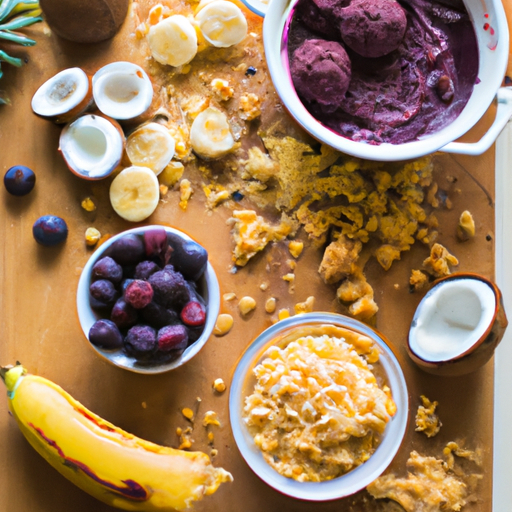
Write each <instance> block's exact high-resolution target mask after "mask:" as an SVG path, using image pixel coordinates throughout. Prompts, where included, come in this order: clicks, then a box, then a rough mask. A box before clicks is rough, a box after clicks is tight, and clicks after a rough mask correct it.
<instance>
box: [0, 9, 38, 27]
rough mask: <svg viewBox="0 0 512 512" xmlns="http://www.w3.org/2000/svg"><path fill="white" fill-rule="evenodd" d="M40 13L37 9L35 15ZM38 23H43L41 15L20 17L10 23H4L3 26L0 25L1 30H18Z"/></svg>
mask: <svg viewBox="0 0 512 512" xmlns="http://www.w3.org/2000/svg"><path fill="white" fill-rule="evenodd" d="M37 11H39V9H35V10H34V13H35V12H37ZM38 21H43V18H42V17H41V16H39V15H36V16H32V15H30V13H29V15H28V16H25V15H23V16H18V17H16V18H14V19H12V20H11V21H8V22H7V23H4V24H3V25H0V30H16V29H19V28H23V27H28V26H30V25H32V24H33V23H37V22H38Z"/></svg>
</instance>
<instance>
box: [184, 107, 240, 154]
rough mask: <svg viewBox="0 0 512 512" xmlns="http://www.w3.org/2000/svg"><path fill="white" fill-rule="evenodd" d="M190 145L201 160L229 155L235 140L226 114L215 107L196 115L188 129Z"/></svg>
mask: <svg viewBox="0 0 512 512" xmlns="http://www.w3.org/2000/svg"><path fill="white" fill-rule="evenodd" d="M190 144H191V146H192V149H193V150H194V152H195V153H196V154H197V155H198V156H200V157H202V158H220V157H221V156H224V155H225V154H226V153H229V152H230V151H231V150H232V149H233V147H234V145H235V140H234V139H233V134H232V133H231V129H230V126H229V123H228V119H227V117H226V114H224V112H221V111H220V110H219V109H218V108H215V107H208V108H207V109H206V110H203V111H202V112H201V113H200V114H198V116H197V117H196V118H195V119H194V122H193V123H192V127H191V128H190Z"/></svg>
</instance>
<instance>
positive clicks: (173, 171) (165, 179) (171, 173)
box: [158, 161, 185, 188]
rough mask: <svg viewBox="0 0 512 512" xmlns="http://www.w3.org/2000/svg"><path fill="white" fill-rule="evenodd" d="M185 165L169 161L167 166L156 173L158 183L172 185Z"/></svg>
mask: <svg viewBox="0 0 512 512" xmlns="http://www.w3.org/2000/svg"><path fill="white" fill-rule="evenodd" d="M184 170H185V166H184V165H183V164H182V163H181V162H172V161H171V162H170V163H169V164H168V165H167V167H166V168H165V169H164V170H163V171H162V172H161V173H160V174H159V175H158V181H159V183H160V185H165V186H166V187H168V188H169V187H174V185H176V183H178V181H180V180H181V177H182V176H183V171H184Z"/></svg>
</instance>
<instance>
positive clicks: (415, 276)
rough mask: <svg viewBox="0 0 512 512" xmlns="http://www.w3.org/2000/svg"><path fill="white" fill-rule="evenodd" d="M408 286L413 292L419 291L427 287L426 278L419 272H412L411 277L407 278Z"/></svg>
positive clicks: (425, 275)
mask: <svg viewBox="0 0 512 512" xmlns="http://www.w3.org/2000/svg"><path fill="white" fill-rule="evenodd" d="M409 284H410V286H411V288H412V289H413V290H414V291H417V292H419V291H421V290H423V289H425V288H426V287H427V285H428V276H427V274H425V272H422V271H421V270H414V269H413V270H412V271H411V277H410V278H409Z"/></svg>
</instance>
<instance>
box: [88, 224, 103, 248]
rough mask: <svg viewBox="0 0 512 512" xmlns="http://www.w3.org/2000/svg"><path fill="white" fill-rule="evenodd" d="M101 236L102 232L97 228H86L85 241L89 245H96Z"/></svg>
mask: <svg viewBox="0 0 512 512" xmlns="http://www.w3.org/2000/svg"><path fill="white" fill-rule="evenodd" d="M100 238H101V233H100V232H99V231H98V230H97V229H96V228H87V229H86V230H85V243H86V244H87V245H88V246H89V247H93V246H95V245H96V244H97V243H98V242H99V241H100Z"/></svg>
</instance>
